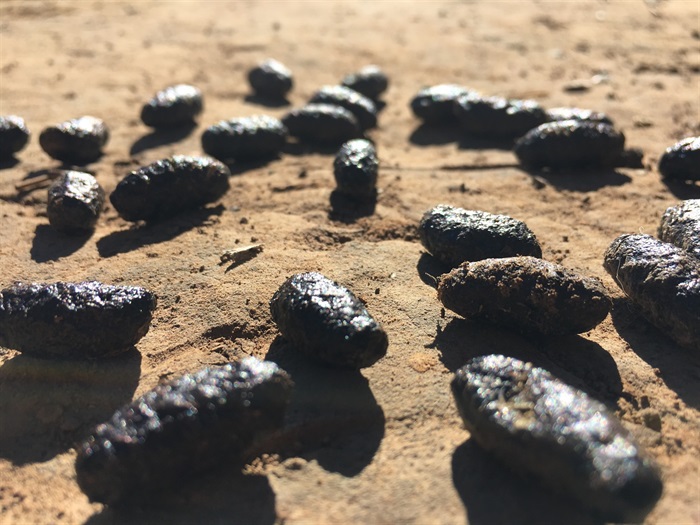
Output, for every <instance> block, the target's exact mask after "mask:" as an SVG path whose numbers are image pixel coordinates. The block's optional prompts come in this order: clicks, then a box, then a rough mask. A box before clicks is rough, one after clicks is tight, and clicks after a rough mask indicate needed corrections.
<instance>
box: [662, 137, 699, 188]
mask: <svg viewBox="0 0 700 525" xmlns="http://www.w3.org/2000/svg"><path fill="white" fill-rule="evenodd" d="M659 173H661V176H662V177H663V178H665V179H670V180H681V181H696V180H700V137H688V138H685V139H683V140H681V141H680V142H677V143H676V144H674V145H673V146H671V147H670V148H668V149H667V150H666V151H665V152H664V154H663V155H662V156H661V159H659Z"/></svg>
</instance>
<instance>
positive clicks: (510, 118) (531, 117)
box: [453, 93, 547, 139]
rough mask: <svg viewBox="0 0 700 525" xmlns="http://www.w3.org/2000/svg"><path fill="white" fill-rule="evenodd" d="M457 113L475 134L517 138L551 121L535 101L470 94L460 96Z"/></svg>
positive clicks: (462, 125) (461, 120) (457, 102)
mask: <svg viewBox="0 0 700 525" xmlns="http://www.w3.org/2000/svg"><path fill="white" fill-rule="evenodd" d="M453 109H454V112H455V115H456V117H457V120H459V123H460V127H461V128H462V130H463V131H464V132H465V133H467V134H469V135H474V136H481V137H487V138H490V137H493V138H503V139H514V138H517V137H520V136H522V135H524V134H525V133H527V132H528V131H530V130H531V129H533V128H536V127H537V126H539V125H540V124H543V123H545V122H546V121H547V115H546V113H545V111H544V109H542V107H541V106H540V105H539V104H538V103H537V102H535V101H534V100H508V99H505V98H503V97H482V96H481V95H478V94H475V93H468V94H466V95H462V96H460V97H457V99H456V100H455V102H454V107H453Z"/></svg>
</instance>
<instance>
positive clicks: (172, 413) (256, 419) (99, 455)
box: [75, 357, 292, 505]
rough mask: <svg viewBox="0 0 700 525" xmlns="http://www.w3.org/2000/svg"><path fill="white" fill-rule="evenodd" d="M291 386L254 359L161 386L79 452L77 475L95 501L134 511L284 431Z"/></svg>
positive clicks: (237, 460)
mask: <svg viewBox="0 0 700 525" xmlns="http://www.w3.org/2000/svg"><path fill="white" fill-rule="evenodd" d="M291 390H292V381H291V380H290V378H289V376H288V375H287V373H286V372H285V371H284V370H282V369H280V368H279V367H278V366H277V365H276V364H275V363H272V362H268V361H259V360H258V359H256V358H254V357H247V358H245V359H243V360H242V361H240V362H238V363H231V364H227V365H224V366H221V367H212V368H204V369H202V370H200V371H198V372H196V373H194V374H186V375H184V376H182V377H180V378H178V379H175V380H173V381H169V382H167V383H163V384H160V385H158V386H156V387H155V388H154V389H153V390H151V391H149V392H146V393H145V394H144V395H142V396H141V397H139V398H137V399H135V400H134V401H133V402H132V403H130V404H128V405H126V406H124V407H122V408H120V409H119V410H117V411H116V412H115V413H114V415H113V416H112V417H111V418H110V419H109V420H108V421H106V422H105V423H102V424H101V425H98V426H97V427H96V428H95V429H94V431H93V432H92V434H91V435H90V436H89V437H88V438H87V439H86V440H85V441H83V442H82V443H81V444H80V445H79V446H78V457H77V458H76V462H75V471H76V474H77V481H78V485H80V488H81V489H82V490H83V492H85V494H86V495H87V496H88V498H89V499H90V501H96V502H100V503H106V504H108V505H114V504H117V505H118V504H128V502H130V501H133V500H141V501H148V500H149V499H150V497H151V495H152V494H154V493H156V492H159V491H163V490H167V489H168V488H169V487H171V486H173V485H175V484H182V483H183V482H184V481H185V480H189V479H191V477H193V476H194V475H196V474H197V473H200V472H202V471H206V470H210V469H214V468H216V467H217V466H219V465H221V464H227V465H232V464H233V463H241V462H242V459H243V455H244V453H245V451H246V449H247V448H249V447H250V446H251V445H253V444H255V443H256V442H257V440H259V439H261V438H263V437H264V436H266V435H267V434H269V433H270V432H271V431H273V430H276V429H278V428H280V427H281V426H282V422H283V419H284V414H285V411H286V408H287V405H288V404H289V400H290V396H291Z"/></svg>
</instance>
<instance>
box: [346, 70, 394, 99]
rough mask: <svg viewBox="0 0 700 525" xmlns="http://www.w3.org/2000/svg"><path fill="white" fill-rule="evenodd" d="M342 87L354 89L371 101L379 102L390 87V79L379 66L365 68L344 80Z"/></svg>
mask: <svg viewBox="0 0 700 525" xmlns="http://www.w3.org/2000/svg"><path fill="white" fill-rule="evenodd" d="M342 85H343V86H345V87H349V88H350V89H354V90H355V91H357V92H358V93H360V94H362V95H364V96H366V97H367V98H369V99H372V100H377V99H378V98H379V96H380V95H381V94H382V93H384V92H385V91H386V89H387V88H388V87H389V77H387V76H386V73H384V71H382V70H381V68H380V67H379V66H375V65H370V66H365V67H363V68H362V69H360V70H359V71H357V72H355V73H350V74H349V75H346V76H345V78H343V81H342Z"/></svg>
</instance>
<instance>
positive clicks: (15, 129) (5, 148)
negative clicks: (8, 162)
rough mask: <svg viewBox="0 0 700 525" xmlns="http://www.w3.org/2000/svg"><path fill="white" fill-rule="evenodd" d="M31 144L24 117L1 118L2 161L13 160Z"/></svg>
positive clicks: (0, 146)
mask: <svg viewBox="0 0 700 525" xmlns="http://www.w3.org/2000/svg"><path fill="white" fill-rule="evenodd" d="M27 142H29V129H28V128H27V125H26V124H25V123H24V119H23V118H22V117H18V116H16V115H5V116H0V160H2V159H8V158H11V157H12V156H13V155H14V154H15V153H17V152H18V151H21V150H22V148H24V147H25V146H26V145H27Z"/></svg>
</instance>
